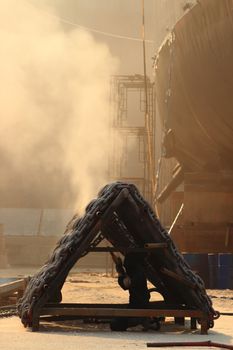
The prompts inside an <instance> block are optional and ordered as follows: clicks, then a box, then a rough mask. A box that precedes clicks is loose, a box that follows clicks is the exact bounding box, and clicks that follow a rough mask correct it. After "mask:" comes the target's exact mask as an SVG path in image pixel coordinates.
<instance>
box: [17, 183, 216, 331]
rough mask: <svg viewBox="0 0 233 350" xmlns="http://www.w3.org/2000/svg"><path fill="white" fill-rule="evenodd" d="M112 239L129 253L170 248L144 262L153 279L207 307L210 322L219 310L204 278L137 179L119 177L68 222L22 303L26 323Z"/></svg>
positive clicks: (178, 297)
mask: <svg viewBox="0 0 233 350" xmlns="http://www.w3.org/2000/svg"><path fill="white" fill-rule="evenodd" d="M103 238H106V239H107V240H108V241H109V242H110V243H111V244H112V245H113V246H114V247H115V248H117V249H119V251H120V252H121V253H122V254H123V255H124V254H125V252H126V250H127V249H134V248H135V249H138V248H140V247H145V245H146V244H151V243H165V246H166V248H165V249H156V250H154V251H150V252H149V253H147V255H146V258H145V261H144V267H145V272H146V276H147V278H148V280H149V281H150V282H151V283H152V284H153V285H154V286H155V287H156V289H157V291H158V292H159V293H161V295H162V296H163V298H164V301H165V302H167V303H170V304H171V303H173V304H177V305H182V306H184V305H185V306H187V307H189V308H192V309H198V310H201V311H203V312H204V313H205V314H206V315H207V318H208V320H209V325H210V327H211V326H213V319H214V318H215V317H216V312H215V310H214V309H213V307H212V302H211V300H210V298H209V297H208V295H207V294H206V291H205V286H204V283H203V281H202V280H201V278H200V277H199V276H198V275H197V274H195V273H194V272H193V271H191V269H190V267H189V266H188V264H187V263H186V262H185V260H184V259H183V256H182V255H181V254H180V253H179V252H178V250H177V248H176V246H175V244H174V243H173V241H172V239H171V237H170V236H169V234H168V233H167V231H166V230H165V229H164V228H163V227H162V226H161V224H160V222H159V220H158V218H157V217H156V215H155V213H154V212H153V210H152V209H151V207H150V206H149V204H148V203H147V202H146V201H145V200H144V199H143V198H142V196H141V195H140V193H139V191H138V190H137V188H136V187H135V186H134V185H132V184H125V183H121V182H116V183H113V184H109V185H107V186H105V187H104V188H103V189H102V190H101V191H100V193H99V194H98V198H96V199H94V200H93V201H91V202H90V204H89V205H88V206H87V207H86V211H85V214H84V216H83V217H82V218H78V217H77V216H75V217H74V218H73V219H72V220H71V222H70V223H69V224H68V226H67V229H66V232H65V235H64V236H63V237H62V238H61V239H60V241H59V242H58V244H57V246H56V247H55V249H54V252H53V254H52V256H51V258H50V259H49V261H48V262H47V263H46V264H45V265H44V266H43V267H42V268H41V270H40V271H39V272H38V273H37V274H36V275H35V276H33V277H32V278H31V280H30V282H29V284H28V286H27V289H26V291H25V293H24V295H23V297H22V299H20V301H19V303H18V312H19V316H20V317H21V320H22V323H23V324H24V326H25V327H27V326H29V327H31V326H32V319H33V317H34V315H35V314H38V313H39V310H40V309H41V308H42V307H43V306H44V305H45V304H46V303H48V302H57V301H58V302H60V301H61V289H62V286H63V284H64V282H65V280H66V277H67V275H68V273H69V271H70V270H71V268H72V267H73V266H74V264H75V263H76V262H77V261H78V260H79V259H80V258H81V257H83V256H84V255H86V254H87V253H88V251H89V250H90V248H91V247H95V246H97V245H98V244H99V243H100V241H101V240H102V239H103Z"/></svg>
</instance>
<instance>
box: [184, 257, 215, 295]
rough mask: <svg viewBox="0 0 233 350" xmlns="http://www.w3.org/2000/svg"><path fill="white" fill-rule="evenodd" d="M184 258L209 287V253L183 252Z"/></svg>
mask: <svg viewBox="0 0 233 350" xmlns="http://www.w3.org/2000/svg"><path fill="white" fill-rule="evenodd" d="M183 256H184V259H185V260H186V262H187V263H188V264H189V266H190V268H191V270H192V271H193V272H195V273H196V274H198V275H199V276H200V277H201V279H202V280H203V282H204V283H205V287H206V288H209V264H208V254H198V253H195V254H189V253H184V254H183Z"/></svg>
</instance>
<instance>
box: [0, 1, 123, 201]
mask: <svg viewBox="0 0 233 350" xmlns="http://www.w3.org/2000/svg"><path fill="white" fill-rule="evenodd" d="M64 1H65V0H64ZM48 13H51V14H52V13H53V14H54V16H53V15H51V16H49V15H48ZM0 42H1V46H0V50H1V55H0V57H1V65H0V76H1V85H0V101H1V103H0V113H1V128H0V161H1V165H2V166H1V168H2V171H1V175H0V183H1V185H0V191H1V194H2V195H1V203H0V204H1V206H24V207H38V206H39V207H40V206H41V207H42V206H43V207H72V206H76V208H79V207H83V206H85V205H86V204H87V203H88V201H89V200H90V199H91V198H92V197H93V196H95V195H96V192H97V190H98V188H99V187H100V186H102V185H104V184H105V182H106V181H107V160H108V152H109V151H108V150H109V142H110V140H109V129H108V120H109V78H110V76H111V75H112V74H114V73H116V69H117V60H116V59H115V58H114V57H112V56H111V54H110V52H109V49H108V47H107V46H106V45H104V44H101V43H99V42H96V41H95V40H94V39H93V37H92V36H91V35H90V34H89V33H87V32H85V31H84V30H81V29H78V28H72V30H71V29H69V30H68V29H67V28H64V25H62V24H61V23H60V21H59V19H58V17H57V16H56V10H55V9H53V8H51V7H50V8H48V9H46V12H45V13H43V11H41V10H39V9H38V8H37V7H34V6H33V5H32V3H30V2H27V1H25V0H20V1H19V0H1V2H0Z"/></svg>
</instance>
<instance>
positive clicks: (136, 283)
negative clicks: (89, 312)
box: [111, 254, 150, 331]
mask: <svg viewBox="0 0 233 350" xmlns="http://www.w3.org/2000/svg"><path fill="white" fill-rule="evenodd" d="M124 268H125V272H124V273H122V274H121V275H120V276H119V277H118V283H119V285H120V286H121V288H123V289H124V290H127V289H128V290H129V305H128V308H130V309H145V308H147V306H148V303H149V299H150V293H149V291H148V289H147V279H146V275H145V272H144V266H143V259H142V258H141V257H140V256H139V257H138V255H137V254H129V255H126V257H125V261H124ZM126 277H127V278H129V280H130V285H129V287H126V286H125V283H124V280H125V278H126ZM144 321H146V318H145V317H128V318H126V317H118V318H115V319H113V320H112V322H111V329H112V330H114V331H124V330H126V329H127V328H128V327H133V326H137V325H139V324H143V323H144Z"/></svg>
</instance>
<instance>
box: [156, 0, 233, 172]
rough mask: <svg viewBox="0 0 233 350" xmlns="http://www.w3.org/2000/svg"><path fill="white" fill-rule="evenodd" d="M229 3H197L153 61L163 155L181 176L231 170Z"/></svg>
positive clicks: (232, 15)
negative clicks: (164, 132) (182, 172)
mask: <svg viewBox="0 0 233 350" xmlns="http://www.w3.org/2000/svg"><path fill="white" fill-rule="evenodd" d="M232 37H233V0H221V1H219V0H199V1H198V3H197V5H196V6H194V7H193V8H192V9H191V10H190V11H189V12H188V13H187V14H186V15H185V16H184V17H183V18H181V20H180V21H179V22H178V23H177V24H176V25H175V27H174V30H173V31H172V34H171V36H170V37H169V38H168V39H167V40H166V41H165V42H164V44H163V45H162V47H161V48H160V51H159V54H158V57H157V61H156V62H155V73H156V77H155V82H156V94H157V101H158V107H159V111H160V114H161V117H162V120H163V123H164V126H165V129H166V130H167V131H168V130H169V129H171V132H170V133H168V137H167V138H166V139H165V146H166V147H167V156H168V157H170V156H175V157H176V158H177V159H178V160H179V162H180V163H181V164H182V166H183V169H184V170H185V171H203V170H214V171H216V172H217V171H219V170H225V171H226V170H232V169H233V157H232V154H233V142H232V140H233V118H232V110H233V99H232V89H233V69H232V62H233V40H232Z"/></svg>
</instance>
